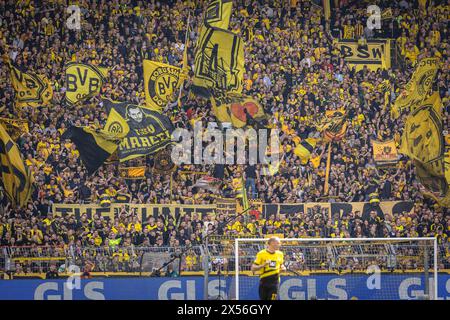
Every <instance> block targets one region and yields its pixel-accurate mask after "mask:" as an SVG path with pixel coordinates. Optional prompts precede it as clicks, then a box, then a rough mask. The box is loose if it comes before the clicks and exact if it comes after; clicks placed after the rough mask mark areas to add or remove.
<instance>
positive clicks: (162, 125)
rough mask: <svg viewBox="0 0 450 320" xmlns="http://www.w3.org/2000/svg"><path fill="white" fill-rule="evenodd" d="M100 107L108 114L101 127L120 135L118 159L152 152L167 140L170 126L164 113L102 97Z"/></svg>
mask: <svg viewBox="0 0 450 320" xmlns="http://www.w3.org/2000/svg"><path fill="white" fill-rule="evenodd" d="M103 106H104V107H105V108H106V110H107V112H108V113H109V117H108V121H107V123H106V125H105V127H104V130H105V131H107V132H110V133H111V134H114V135H116V136H117V135H120V136H121V140H120V144H119V148H118V157H119V160H120V162H124V161H127V160H130V159H134V158H137V157H142V156H146V155H153V154H155V153H157V152H158V151H160V150H162V149H164V148H166V146H168V145H169V144H170V143H171V141H172V132H173V129H174V128H173V124H172V122H171V121H170V119H169V118H168V117H167V116H165V115H163V114H161V113H159V112H156V111H153V110H148V109H145V108H142V107H140V106H139V105H136V104H132V103H130V102H115V101H111V100H108V99H103ZM111 117H115V120H111ZM125 133H126V134H125Z"/></svg>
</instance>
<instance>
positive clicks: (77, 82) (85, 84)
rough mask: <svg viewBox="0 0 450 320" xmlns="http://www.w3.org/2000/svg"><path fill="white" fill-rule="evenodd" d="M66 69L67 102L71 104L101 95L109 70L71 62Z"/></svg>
mask: <svg viewBox="0 0 450 320" xmlns="http://www.w3.org/2000/svg"><path fill="white" fill-rule="evenodd" d="M65 69H66V100H67V102H69V103H70V104H76V103H78V102H79V101H82V100H84V99H87V98H89V97H92V96H94V95H96V94H99V93H100V89H101V88H102V86H103V84H104V83H105V81H106V80H105V78H106V77H107V75H108V72H109V70H108V69H107V68H102V67H97V66H94V65H89V64H84V63H78V62H69V63H67V64H66V66H65Z"/></svg>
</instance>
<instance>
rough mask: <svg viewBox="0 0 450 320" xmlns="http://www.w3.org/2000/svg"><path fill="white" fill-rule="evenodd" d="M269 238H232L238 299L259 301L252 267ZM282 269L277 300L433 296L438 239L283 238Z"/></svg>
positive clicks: (384, 298)
mask: <svg viewBox="0 0 450 320" xmlns="http://www.w3.org/2000/svg"><path fill="white" fill-rule="evenodd" d="M267 241H268V238H236V239H235V240H234V250H233V251H234V252H233V253H234V270H235V272H234V279H233V280H234V281H233V283H232V284H231V286H230V287H231V290H232V291H233V292H230V295H232V296H233V298H234V299H236V300H253V299H258V298H259V297H258V285H259V276H258V274H255V273H254V272H252V271H251V264H252V262H253V261H254V259H255V256H256V254H257V253H258V252H259V251H260V250H262V249H265V248H266V246H267ZM280 241H281V248H280V250H281V251H282V252H283V253H284V260H285V266H286V268H287V270H286V271H284V272H282V273H281V274H280V285H279V290H278V299H280V300H285V299H286V300H301V299H311V300H312V299H324V300H334V299H361V300H402V299H437V297H438V294H437V292H438V246H437V239H436V238H432V237H429V238H281V239H280Z"/></svg>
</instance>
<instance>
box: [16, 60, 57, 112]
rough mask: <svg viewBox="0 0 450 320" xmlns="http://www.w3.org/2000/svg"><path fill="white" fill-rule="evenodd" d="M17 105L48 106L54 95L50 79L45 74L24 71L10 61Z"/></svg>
mask: <svg viewBox="0 0 450 320" xmlns="http://www.w3.org/2000/svg"><path fill="white" fill-rule="evenodd" d="M8 66H9V69H10V75H11V83H12V86H13V88H14V91H15V94H16V96H15V103H16V106H17V107H25V106H29V107H38V106H46V105H47V104H48V103H49V102H50V100H51V99H52V97H53V88H52V86H51V84H50V81H49V80H48V79H47V78H46V77H45V76H43V75H38V74H35V73H33V72H28V73H25V72H22V71H21V70H19V69H18V68H17V67H16V66H14V65H13V63H11V61H8Z"/></svg>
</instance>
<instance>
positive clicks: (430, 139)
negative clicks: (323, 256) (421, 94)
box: [399, 92, 450, 206]
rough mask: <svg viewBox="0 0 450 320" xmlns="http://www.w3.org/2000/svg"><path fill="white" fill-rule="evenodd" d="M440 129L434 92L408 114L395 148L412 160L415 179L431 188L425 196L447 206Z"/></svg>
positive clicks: (439, 104) (439, 106)
mask: <svg viewBox="0 0 450 320" xmlns="http://www.w3.org/2000/svg"><path fill="white" fill-rule="evenodd" d="M442 129H443V128H442V102H441V99H440V97H439V93H438V92H434V93H433V94H432V95H431V96H430V97H429V98H428V99H426V100H425V101H424V102H422V103H421V105H420V106H419V107H416V108H415V109H414V110H413V111H412V112H411V114H410V115H409V116H408V118H407V120H406V123H405V128H404V130H403V136H402V141H401V146H400V150H399V152H400V153H403V154H405V155H407V156H408V157H410V158H411V159H412V160H413V164H414V166H415V168H416V175H417V177H418V179H419V181H420V182H421V184H422V185H423V186H424V187H425V188H426V189H427V190H429V191H430V192H431V193H429V194H428V196H430V195H432V198H433V199H435V200H436V201H437V202H438V204H440V205H442V206H450V188H449V182H448V179H447V172H446V157H447V155H446V152H445V144H444V137H443V134H442V131H443V130H442ZM433 193H434V194H433Z"/></svg>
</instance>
